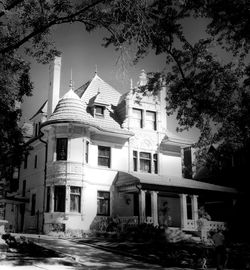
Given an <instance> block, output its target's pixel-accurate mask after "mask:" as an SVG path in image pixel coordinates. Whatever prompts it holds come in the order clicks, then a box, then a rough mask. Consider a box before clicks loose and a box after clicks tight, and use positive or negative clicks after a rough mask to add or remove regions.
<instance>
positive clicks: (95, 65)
mask: <svg viewBox="0 0 250 270" xmlns="http://www.w3.org/2000/svg"><path fill="white" fill-rule="evenodd" d="M95 75H97V65H95Z"/></svg>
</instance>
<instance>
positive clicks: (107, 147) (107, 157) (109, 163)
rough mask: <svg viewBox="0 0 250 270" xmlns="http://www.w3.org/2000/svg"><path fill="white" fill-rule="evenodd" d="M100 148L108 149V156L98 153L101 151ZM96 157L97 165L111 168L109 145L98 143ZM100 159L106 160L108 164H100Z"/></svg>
mask: <svg viewBox="0 0 250 270" xmlns="http://www.w3.org/2000/svg"><path fill="white" fill-rule="evenodd" d="M100 148H105V149H106V150H108V151H109V156H105V155H100V151H101V149H100ZM97 158H98V160H97V164H98V166H101V167H105V168H111V147H110V146H103V145H98V157H97ZM101 159H106V160H108V165H107V166H106V165H103V164H101V162H100V160H101Z"/></svg>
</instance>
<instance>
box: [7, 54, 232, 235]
mask: <svg viewBox="0 0 250 270" xmlns="http://www.w3.org/2000/svg"><path fill="white" fill-rule="evenodd" d="M60 68H61V58H60V57H56V58H55V59H54V61H53V63H51V65H50V71H49V74H50V81H49V93H48V100H47V101H46V102H45V103H44V104H43V105H42V106H41V108H40V109H38V111H37V112H36V114H35V115H34V116H33V117H32V118H31V121H32V122H33V127H34V128H33V130H34V131H33V136H32V138H30V139H29V141H28V144H29V145H30V146H31V147H32V150H31V151H30V153H29V155H27V156H26V159H25V161H24V162H23V164H22V166H21V168H20V174H19V188H18V191H17V192H16V193H13V194H12V195H11V194H10V195H9V199H8V202H7V207H8V209H9V213H7V214H6V219H9V225H11V228H12V230H13V231H16V232H21V231H24V232H28V231H29V232H31V231H34V232H45V233H49V232H51V231H74V230H75V231H77V230H81V231H88V230H89V228H90V226H91V224H92V223H93V221H94V220H95V219H96V218H98V217H107V216H114V215H116V216H119V217H120V219H121V221H122V222H124V223H126V222H134V223H142V222H148V223H152V224H154V225H155V226H158V225H159V222H161V220H160V215H161V209H162V208H163V206H164V205H165V204H166V203H167V205H168V209H169V217H170V220H171V222H170V226H172V227H178V228H182V229H183V230H186V231H188V230H189V231H192V230H197V220H198V208H199V207H200V206H204V207H205V208H206V211H207V212H209V214H210V216H211V219H212V220H211V221H209V224H208V226H209V227H210V228H217V227H223V226H224V221H225V220H224V219H225V218H226V217H227V214H229V212H230V209H231V208H232V207H233V203H234V201H235V199H236V195H237V192H236V190H234V189H233V188H229V187H224V186H219V185H214V184H211V183H204V182H200V181H197V180H194V179H192V174H190V173H189V174H188V173H185V174H183V165H186V167H187V165H188V163H190V162H191V159H192V151H191V148H190V146H191V144H192V142H190V141H188V140H185V139H182V138H180V137H177V136H175V135H173V134H172V133H170V132H169V131H168V129H167V123H168V117H167V114H166V110H165V107H166V101H165V96H166V91H167V88H166V87H163V88H162V90H161V91H160V92H159V93H158V95H152V94H150V93H148V94H146V95H141V94H140V93H139V92H138V91H136V89H130V90H129V91H128V92H127V93H125V94H123V95H122V94H121V93H120V92H118V91H117V90H115V89H114V88H113V87H111V86H110V85H109V84H108V83H106V82H105V81H104V80H102V79H101V78H100V77H99V76H98V75H97V74H95V75H94V77H93V78H92V79H91V80H89V81H88V82H87V83H85V84H84V85H82V86H81V87H80V88H78V89H76V90H73V89H72V85H70V87H69V90H68V92H67V93H66V94H65V95H64V96H63V97H61V98H60ZM146 82H147V77H146V74H145V73H144V72H142V73H141V75H140V77H139V85H145V84H146ZM188 177H189V178H188ZM17 198H18V199H19V200H18V201H17ZM11 199H12V200H11ZM10 211H12V212H11V213H10ZM7 212H8V211H7ZM8 215H9V216H11V215H12V216H13V217H14V218H12V219H10V218H8Z"/></svg>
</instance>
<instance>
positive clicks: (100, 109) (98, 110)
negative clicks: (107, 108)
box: [95, 106, 104, 117]
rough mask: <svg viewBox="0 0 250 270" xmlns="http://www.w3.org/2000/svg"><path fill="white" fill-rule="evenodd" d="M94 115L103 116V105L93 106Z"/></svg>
mask: <svg viewBox="0 0 250 270" xmlns="http://www.w3.org/2000/svg"><path fill="white" fill-rule="evenodd" d="M95 115H96V116H101V117H103V116H104V107H103V106H95Z"/></svg>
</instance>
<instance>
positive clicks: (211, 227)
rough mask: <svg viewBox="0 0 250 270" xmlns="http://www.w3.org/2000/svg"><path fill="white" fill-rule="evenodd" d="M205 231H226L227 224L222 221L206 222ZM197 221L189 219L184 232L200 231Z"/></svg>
mask: <svg viewBox="0 0 250 270" xmlns="http://www.w3.org/2000/svg"><path fill="white" fill-rule="evenodd" d="M204 225H205V229H206V231H216V230H219V229H220V230H225V229H226V223H225V222H222V221H208V220H207V221H206V223H205V224H204ZM198 227H199V226H198V224H197V221H195V220H194V219H187V221H186V223H185V225H184V228H183V229H184V230H185V231H196V230H197V229H198Z"/></svg>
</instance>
